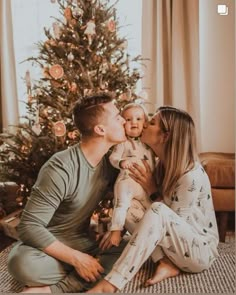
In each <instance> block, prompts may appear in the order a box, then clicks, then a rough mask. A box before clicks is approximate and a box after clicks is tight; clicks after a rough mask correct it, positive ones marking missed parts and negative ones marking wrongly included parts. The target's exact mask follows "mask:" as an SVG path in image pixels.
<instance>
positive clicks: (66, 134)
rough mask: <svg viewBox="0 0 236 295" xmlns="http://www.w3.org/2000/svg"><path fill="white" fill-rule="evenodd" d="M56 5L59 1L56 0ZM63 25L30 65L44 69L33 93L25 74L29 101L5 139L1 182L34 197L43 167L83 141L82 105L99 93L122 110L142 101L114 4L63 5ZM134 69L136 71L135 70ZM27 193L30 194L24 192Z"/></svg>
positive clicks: (79, 0) (62, 0) (94, 0)
mask: <svg viewBox="0 0 236 295" xmlns="http://www.w3.org/2000/svg"><path fill="white" fill-rule="evenodd" d="M51 2H52V3H54V2H56V0H51ZM57 2H58V4H59V10H60V13H61V15H62V17H63V20H62V19H59V18H55V22H54V23H53V25H52V28H49V29H46V28H45V34H46V37H47V40H46V41H45V42H39V43H38V44H37V46H38V49H39V54H38V56H37V57H30V58H29V59H27V61H28V62H31V63H32V65H33V66H35V65H38V66H40V67H41V69H42V77H41V78H40V80H38V81H37V83H35V85H34V86H33V87H32V85H31V84H32V83H31V78H30V72H29V71H27V72H26V74H25V82H26V86H27V95H28V101H27V102H26V108H27V113H26V115H25V116H24V121H23V123H20V124H19V125H18V126H16V127H17V128H16V130H17V131H16V133H15V134H9V133H7V134H1V135H0V140H2V141H3V142H4V143H3V144H2V146H1V152H0V158H1V160H2V168H1V180H2V181H3V180H10V181H14V182H16V183H17V184H19V185H20V187H21V191H22V194H25V193H26V194H27V193H29V192H30V190H31V187H32V186H33V184H34V183H35V181H36V178H37V175H38V172H39V170H40V168H41V166H42V165H43V164H44V163H45V162H46V161H47V160H48V159H49V158H50V157H51V155H52V154H54V153H55V152H57V151H60V150H63V149H66V148H68V147H69V146H71V145H73V144H75V143H77V142H78V141H79V139H80V135H79V132H78V130H76V128H75V126H74V124H73V121H72V116H71V110H72V107H73V105H74V103H75V101H77V100H78V99H82V97H83V96H85V95H90V94H92V93H94V92H101V91H103V92H108V91H109V92H112V93H113V94H114V97H115V99H116V100H117V102H118V105H119V107H122V106H123V105H124V104H126V103H127V102H128V101H131V100H135V99H137V98H138V97H137V95H136V94H135V86H136V83H137V81H138V80H139V79H140V78H141V77H140V73H139V70H138V65H139V64H140V61H141V60H142V59H141V57H140V56H137V57H134V58H132V59H131V58H130V56H129V54H128V52H127V39H126V38H120V37H119V36H118V30H119V27H118V25H119V23H118V19H117V17H116V8H115V4H113V5H110V4H109V0H105V1H102V0H101V1H100V0H58V1H57ZM131 63H136V64H137V67H136V68H135V67H133V68H131V66H130V65H131ZM23 188H24V190H25V191H23Z"/></svg>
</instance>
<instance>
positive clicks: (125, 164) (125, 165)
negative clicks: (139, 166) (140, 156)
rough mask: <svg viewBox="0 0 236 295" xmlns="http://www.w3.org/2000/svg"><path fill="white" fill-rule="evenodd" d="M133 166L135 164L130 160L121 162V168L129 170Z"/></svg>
mask: <svg viewBox="0 0 236 295" xmlns="http://www.w3.org/2000/svg"><path fill="white" fill-rule="evenodd" d="M132 166H133V162H132V161H130V160H123V161H121V162H120V167H121V168H122V169H129V168H131V167H132Z"/></svg>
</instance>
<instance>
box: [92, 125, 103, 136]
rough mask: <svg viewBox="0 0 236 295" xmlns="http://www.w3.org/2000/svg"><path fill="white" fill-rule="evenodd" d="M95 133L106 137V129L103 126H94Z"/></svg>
mask: <svg viewBox="0 0 236 295" xmlns="http://www.w3.org/2000/svg"><path fill="white" fill-rule="evenodd" d="M94 132H95V133H96V134H98V135H102V136H103V135H104V134H105V129H104V127H103V125H95V126H94Z"/></svg>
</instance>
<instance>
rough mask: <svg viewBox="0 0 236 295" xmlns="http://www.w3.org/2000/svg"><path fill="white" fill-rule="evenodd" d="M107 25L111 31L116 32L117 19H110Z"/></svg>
mask: <svg viewBox="0 0 236 295" xmlns="http://www.w3.org/2000/svg"><path fill="white" fill-rule="evenodd" d="M107 27H108V30H109V31H110V32H112V33H113V32H115V31H116V23H115V21H114V20H112V19H111V20H109V21H108V23H107Z"/></svg>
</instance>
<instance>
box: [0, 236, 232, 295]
mask: <svg viewBox="0 0 236 295" xmlns="http://www.w3.org/2000/svg"><path fill="white" fill-rule="evenodd" d="M11 248H12V246H10V247H8V248H6V249H5V250H4V251H2V252H1V253H0V293H3V292H4V293H17V292H20V291H21V290H22V288H23V286H22V285H20V284H19V283H18V282H16V281H15V280H14V279H13V278H12V277H11V275H10V274H9V273H8V272H7V256H8V253H9V251H10V250H11ZM219 253H220V256H219V258H218V259H217V260H216V261H215V262H214V263H213V265H212V266H211V268H210V269H209V270H206V271H203V272H202V273H199V274H187V273H181V274H180V275H179V276H177V277H174V278H170V279H166V280H164V281H162V282H160V283H158V284H155V285H154V286H150V287H148V288H144V287H143V286H142V285H143V283H144V282H145V280H146V279H147V278H149V277H150V276H151V274H152V273H153V270H154V265H153V263H152V262H151V260H148V261H147V262H146V263H145V264H144V265H143V267H142V268H141V269H140V271H139V272H138V273H137V274H136V276H135V277H134V278H133V280H132V281H131V282H129V283H128V284H127V285H126V286H125V288H124V289H123V290H122V291H121V293H159V294H163V293H164V294H170V293H174V294H178V293H181V294H183V293H187V294H189V293H202V294H205V293H220V294H223V293H227V294H229V293H232V294H234V293H235V291H236V288H235V239H234V235H233V236H231V237H227V240H226V243H220V244H219Z"/></svg>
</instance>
